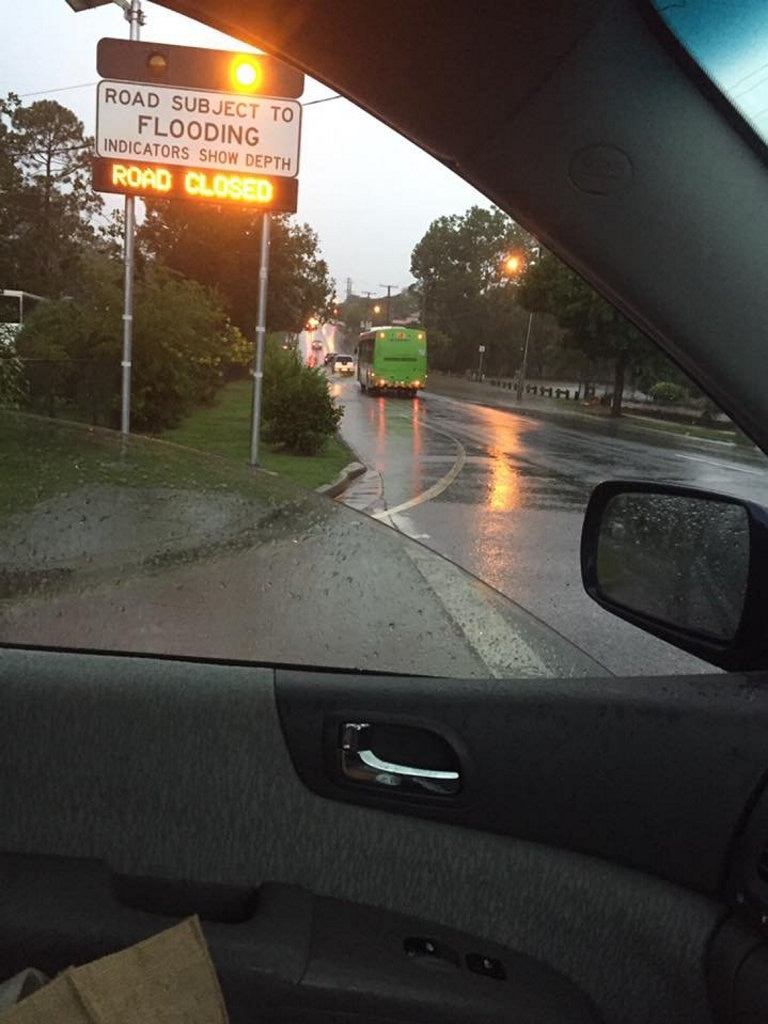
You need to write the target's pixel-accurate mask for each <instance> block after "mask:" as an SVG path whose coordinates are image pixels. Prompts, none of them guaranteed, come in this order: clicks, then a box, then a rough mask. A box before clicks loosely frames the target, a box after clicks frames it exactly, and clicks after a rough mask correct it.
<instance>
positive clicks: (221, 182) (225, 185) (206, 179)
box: [184, 171, 275, 203]
mask: <svg viewBox="0 0 768 1024" xmlns="http://www.w3.org/2000/svg"><path fill="white" fill-rule="evenodd" d="M184 191H185V192H186V193H187V195H190V196H200V197H201V198H204V199H234V200H239V201H242V202H246V203H271V202H272V200H273V198H274V195H275V187H274V185H273V184H272V182H271V181H268V180H267V179H266V178H252V177H248V176H247V175H242V174H221V173H220V174H208V173H206V172H203V171H187V172H186V174H185V175H184Z"/></svg>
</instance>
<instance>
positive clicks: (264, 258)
mask: <svg viewBox="0 0 768 1024" xmlns="http://www.w3.org/2000/svg"><path fill="white" fill-rule="evenodd" d="M271 226H272V218H271V217H270V215H269V214H268V213H263V214H262V221H261V258H260V260H259V309H258V314H257V320H256V356H255V359H254V367H253V409H252V413H251V465H252V466H258V464H259V426H260V424H261V386H262V382H263V380H264V335H265V333H266V329H267V282H268V280H269V235H270V228H271Z"/></svg>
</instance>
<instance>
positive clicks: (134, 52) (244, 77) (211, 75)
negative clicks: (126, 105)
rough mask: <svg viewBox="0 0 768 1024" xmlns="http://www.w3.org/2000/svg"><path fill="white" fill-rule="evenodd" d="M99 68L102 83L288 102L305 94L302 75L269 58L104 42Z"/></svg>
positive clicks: (164, 45)
mask: <svg viewBox="0 0 768 1024" xmlns="http://www.w3.org/2000/svg"><path fill="white" fill-rule="evenodd" d="M96 67H97V70H98V72H99V74H100V75H101V76H102V78H109V79H115V80H118V81H121V82H145V83H146V82H149V83H155V84H157V85H168V86H178V87H180V88H187V89H206V90H210V91H214V92H248V93H258V94H260V95H262V96H279V97H284V98H286V99H298V97H299V96H301V94H302V93H303V92H304V74H303V72H301V71H297V70H296V69H295V68H292V67H291V66H290V65H289V64H284V63H283V61H281V60H278V59H277V58H276V57H272V56H270V55H269V54H252V53H233V52H232V51H229V50H208V49H201V48H200V47H196V46H172V45H169V44H168V43H148V42H136V41H131V40H127V39H100V40H99V43H98V46H97V49H96Z"/></svg>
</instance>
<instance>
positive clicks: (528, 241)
mask: <svg viewBox="0 0 768 1024" xmlns="http://www.w3.org/2000/svg"><path fill="white" fill-rule="evenodd" d="M533 244H534V243H533V239H532V238H531V236H530V235H528V234H527V233H526V232H525V231H523V229H522V228H521V227H519V225H517V224H516V223H515V222H514V221H513V220H512V219H511V218H510V217H508V216H507V215H506V214H504V213H502V212H501V210H498V209H495V208H493V209H485V208H483V207H480V206H473V207H472V208H471V209H469V210H468V211H467V212H466V213H465V214H463V215H462V216H459V215H458V214H454V215H452V216H450V217H439V218H438V219H437V220H435V221H433V222H432V224H430V226H429V228H428V229H427V232H426V234H425V235H424V237H423V238H422V239H421V241H419V242H418V243H417V245H416V246H415V248H414V250H413V253H412V254H411V273H412V274H413V276H414V277H415V278H416V280H417V282H418V286H419V291H420V294H421V297H422V302H423V317H424V325H425V327H426V328H427V330H430V329H432V330H435V329H437V330H439V331H441V332H442V333H443V334H445V335H447V336H448V337H450V338H451V339H452V340H453V345H452V347H451V351H450V353H448V352H446V353H445V354H446V356H447V357H448V359H447V361H448V365H445V366H444V368H445V369H456V370H459V369H466V368H467V367H468V366H471V365H473V363H474V360H475V358H476V353H477V349H478V346H479V345H485V346H486V348H488V347H489V346H491V345H495V346H496V347H497V348H498V349H499V350H501V349H502V347H504V343H505V342H506V339H507V338H508V336H509V334H510V323H509V320H510V316H513V315H514V314H513V312H512V311H513V309H514V306H515V288H516V285H515V282H514V280H513V281H510V279H509V278H508V276H507V275H506V273H505V269H504V264H505V260H506V258H507V257H508V256H509V255H510V254H511V253H513V252H515V253H518V254H519V255H520V256H521V257H522V258H523V259H525V257H526V255H527V254H529V253H530V252H531V250H532V248H533ZM512 333H514V332H512Z"/></svg>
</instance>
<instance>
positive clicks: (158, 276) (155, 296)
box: [16, 254, 251, 432]
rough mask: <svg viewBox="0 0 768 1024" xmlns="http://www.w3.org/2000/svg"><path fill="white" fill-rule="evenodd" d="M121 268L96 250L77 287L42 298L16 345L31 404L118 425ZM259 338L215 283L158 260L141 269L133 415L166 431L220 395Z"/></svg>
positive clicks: (135, 421)
mask: <svg viewBox="0 0 768 1024" xmlns="http://www.w3.org/2000/svg"><path fill="white" fill-rule="evenodd" d="M121 276H122V268H121V267H120V265H119V263H118V262H117V261H112V260H108V259H106V258H105V257H103V256H101V255H99V254H96V255H94V256H92V257H91V258H90V259H89V260H88V261H87V262H86V263H85V264H84V266H83V267H82V272H81V274H80V275H79V278H78V280H77V282H76V287H75V288H74V289H73V290H74V292H75V294H74V295H72V296H67V297H66V298H64V299H59V300H55V301H51V302H45V303H41V304H40V306H38V307H37V309H36V310H35V311H34V312H33V313H32V314H31V315H30V316H29V318H28V319H27V320H26V321H25V324H24V328H23V330H22V331H21V333H20V334H19V336H18V339H17V342H16V347H17V352H18V354H19V356H21V357H22V359H23V360H24V363H25V370H26V377H27V382H28V387H29V404H30V405H31V407H32V408H34V409H38V410H39V411H41V412H44V413H46V414H48V415H55V414H57V413H64V414H65V415H68V416H73V417H76V418H81V419H86V420H88V421H90V422H92V423H101V424H106V425H108V426H117V424H118V422H119V415H120V379H121V378H120V353H121V346H122V290H121ZM250 355H251V346H250V345H249V344H248V343H246V341H245V339H244V338H243V337H242V335H241V334H240V332H239V331H237V330H236V329H235V328H233V326H232V325H231V323H230V322H229V321H228V320H227V317H226V315H225V314H224V312H223V310H222V309H221V306H220V305H219V304H218V303H217V302H216V300H215V297H214V296H213V295H212V294H211V293H210V291H209V290H208V289H206V288H204V287H203V286H202V285H199V284H197V282H195V281H184V280H182V279H180V278H179V277H178V276H177V275H174V274H172V273H171V272H170V271H168V270H167V269H166V268H164V267H155V266H151V267H148V268H147V269H146V271H145V272H144V273H143V274H142V275H140V276H139V277H138V278H137V281H136V291H135V302H134V331H133V376H132V382H131V384H132V386H131V420H132V425H133V426H134V428H135V429H137V430H145V431H149V432H159V431H161V430H164V429H166V428H167V427H170V426H173V425H175V424H176V423H177V422H178V421H179V420H180V419H181V418H182V417H183V416H185V415H186V414H187V413H189V412H190V411H191V410H192V409H193V408H194V407H195V406H196V405H200V404H204V403H206V402H210V401H212V400H213V396H214V394H215V391H216V389H217V388H218V387H219V385H220V384H221V382H222V380H224V379H225V378H226V377H227V376H228V375H229V374H230V372H231V371H232V369H233V368H234V367H244V366H246V365H247V364H248V362H249V360H250Z"/></svg>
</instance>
